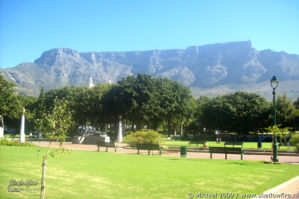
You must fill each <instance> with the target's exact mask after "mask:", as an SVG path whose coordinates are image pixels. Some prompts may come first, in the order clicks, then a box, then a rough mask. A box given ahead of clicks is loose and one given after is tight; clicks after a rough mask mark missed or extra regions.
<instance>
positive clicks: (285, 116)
mask: <svg viewBox="0 0 299 199" xmlns="http://www.w3.org/2000/svg"><path fill="white" fill-rule="evenodd" d="M294 110H295V109H294V106H293V103H292V101H291V100H290V99H288V98H287V95H286V94H284V95H283V96H278V98H277V103H276V117H277V124H281V125H282V126H283V127H286V126H289V125H290V123H291V121H290V120H291V117H292V114H293V112H294Z"/></svg>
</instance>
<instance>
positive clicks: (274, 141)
mask: <svg viewBox="0 0 299 199" xmlns="http://www.w3.org/2000/svg"><path fill="white" fill-rule="evenodd" d="M278 83H279V81H278V80H277V78H276V76H273V77H272V79H271V80H270V84H271V87H272V89H273V91H272V94H273V121H274V126H276V100H275V99H276V98H275V94H276V92H275V90H276V88H277V87H278ZM277 155H278V152H277V138H276V135H275V132H274V133H273V159H272V160H273V162H278V159H277Z"/></svg>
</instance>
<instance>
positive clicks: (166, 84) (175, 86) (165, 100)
mask: <svg viewBox="0 0 299 199" xmlns="http://www.w3.org/2000/svg"><path fill="white" fill-rule="evenodd" d="M157 81H158V87H157V90H158V91H159V93H158V101H159V105H160V108H159V110H160V113H159V114H161V115H162V116H163V118H164V120H165V121H166V123H167V128H168V136H170V135H171V134H172V133H173V132H175V131H176V129H178V127H179V125H180V124H181V123H182V122H183V121H184V120H186V119H187V118H190V117H192V111H193V110H194V107H195V102H194V98H193V96H192V94H191V92H190V89H189V88H187V87H184V86H182V85H181V84H180V83H178V82H175V81H171V80H169V79H166V78H160V79H158V80H157Z"/></svg>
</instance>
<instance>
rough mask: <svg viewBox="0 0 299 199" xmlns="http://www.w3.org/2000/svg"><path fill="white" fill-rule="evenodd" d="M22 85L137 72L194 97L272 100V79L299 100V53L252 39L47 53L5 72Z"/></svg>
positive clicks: (31, 87)
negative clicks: (239, 93)
mask: <svg viewBox="0 0 299 199" xmlns="http://www.w3.org/2000/svg"><path fill="white" fill-rule="evenodd" d="M1 71H2V73H3V74H4V76H5V77H6V78H7V79H8V80H11V81H14V82H16V83H17V85H18V87H19V92H20V93H24V94H27V95H35V96H36V95H38V94H39V89H40V87H44V88H45V90H49V89H54V88H61V87H63V86H88V82H89V78H90V77H92V79H93V81H94V83H107V82H116V81H118V80H120V79H121V78H123V77H126V76H128V75H136V74H138V73H143V74H150V75H152V76H155V77H166V78H169V79H172V80H176V81H179V82H181V83H182V84H183V85H184V86H188V87H190V88H191V91H192V93H193V94H194V95H195V96H200V95H208V96H215V95H218V94H224V93H229V92H234V91H236V90H243V91H249V92H256V93H258V94H261V95H263V96H265V97H267V98H270V97H271V87H270V84H269V81H270V79H271V78H272V76H273V75H276V76H277V78H278V79H279V81H280V83H279V88H278V89H277V91H278V93H280V94H284V93H287V95H288V96H289V97H290V98H297V97H299V55H296V54H288V53H286V52H275V51H272V50H269V49H268V50H262V51H258V50H256V49H255V48H253V47H252V43H251V42H250V41H240V42H228V43H218V44H210V45H204V46H191V47H188V48H186V49H171V50H149V51H130V52H78V51H76V50H74V49H70V48H56V49H52V50H48V51H45V52H44V53H42V55H41V56H40V57H39V58H37V59H36V60H35V61H34V62H33V63H31V62H23V63H21V64H19V65H17V66H16V67H13V68H7V69H1Z"/></svg>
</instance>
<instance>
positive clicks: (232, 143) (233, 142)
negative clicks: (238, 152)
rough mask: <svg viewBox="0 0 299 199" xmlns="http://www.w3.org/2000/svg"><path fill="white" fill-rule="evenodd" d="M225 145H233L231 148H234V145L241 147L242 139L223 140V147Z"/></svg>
mask: <svg viewBox="0 0 299 199" xmlns="http://www.w3.org/2000/svg"><path fill="white" fill-rule="evenodd" d="M227 145H229V146H233V148H235V146H236V145H237V146H240V147H241V148H243V142H242V141H225V142H224V147H226V146H227Z"/></svg>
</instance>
